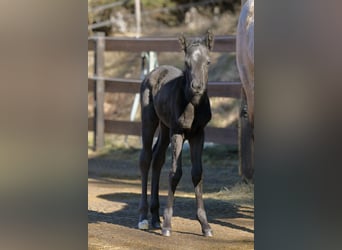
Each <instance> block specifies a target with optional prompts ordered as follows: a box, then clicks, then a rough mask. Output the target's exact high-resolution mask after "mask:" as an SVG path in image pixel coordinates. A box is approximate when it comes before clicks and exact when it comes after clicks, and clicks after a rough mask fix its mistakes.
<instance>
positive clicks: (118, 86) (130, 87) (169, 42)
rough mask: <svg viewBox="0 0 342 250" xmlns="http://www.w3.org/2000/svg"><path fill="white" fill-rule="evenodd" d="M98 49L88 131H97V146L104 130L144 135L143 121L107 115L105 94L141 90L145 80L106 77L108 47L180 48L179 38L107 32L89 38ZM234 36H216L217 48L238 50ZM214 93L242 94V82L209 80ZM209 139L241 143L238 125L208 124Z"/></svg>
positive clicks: (90, 86)
mask: <svg viewBox="0 0 342 250" xmlns="http://www.w3.org/2000/svg"><path fill="white" fill-rule="evenodd" d="M89 50H90V51H91V50H94V52H95V53H94V76H93V77H89V78H88V91H89V92H94V117H89V118H88V131H94V150H98V149H100V148H102V147H103V146H104V133H116V134H125V135H135V136H140V134H141V123H140V122H135V121H134V122H131V121H115V120H106V119H105V118H104V110H103V104H104V94H105V92H110V93H119V92H124V93H132V94H136V93H139V90H140V83H141V80H131V79H120V78H106V77H104V76H103V71H104V52H105V51H129V52H142V51H156V52H170V51H172V52H177V51H180V48H179V44H178V39H177V38H174V37H173V38H109V37H104V36H103V34H100V35H97V36H93V37H90V38H89V39H88V51H89ZM234 51H235V37H234V36H217V37H215V45H214V52H234ZM208 94H209V96H210V97H231V98H240V94H241V84H240V82H209V83H208ZM205 132H206V141H208V142H214V143H219V144H231V145H237V139H238V130H237V128H236V127H232V126H230V127H227V128H217V127H207V128H206V131H205Z"/></svg>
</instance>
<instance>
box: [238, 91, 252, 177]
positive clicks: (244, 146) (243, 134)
mask: <svg viewBox="0 0 342 250" xmlns="http://www.w3.org/2000/svg"><path fill="white" fill-rule="evenodd" d="M247 112H248V106H247V100H246V93H245V90H244V88H242V91H241V112H240V119H239V175H240V176H242V179H243V180H244V181H245V182H253V174H254V163H253V161H254V156H253V155H254V153H253V151H254V135H253V125H252V123H251V121H250V119H249V116H248V113H247Z"/></svg>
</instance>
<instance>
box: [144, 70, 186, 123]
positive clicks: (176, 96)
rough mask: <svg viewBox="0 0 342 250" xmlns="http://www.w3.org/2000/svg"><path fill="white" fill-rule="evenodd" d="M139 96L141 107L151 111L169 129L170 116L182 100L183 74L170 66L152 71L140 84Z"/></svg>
mask: <svg viewBox="0 0 342 250" xmlns="http://www.w3.org/2000/svg"><path fill="white" fill-rule="evenodd" d="M141 95H142V99H141V102H142V103H141V104H142V107H143V108H144V107H149V109H153V111H154V112H156V114H157V116H158V117H159V119H160V120H162V122H163V123H164V124H165V125H167V126H168V127H170V126H171V123H172V121H171V120H172V119H173V118H172V114H174V111H175V109H176V107H177V106H179V105H181V104H182V101H181V100H182V99H184V98H182V96H183V95H184V75H183V72H182V71H181V70H180V69H178V68H176V67H173V66H170V65H163V66H160V67H158V68H156V69H154V70H153V71H152V72H151V73H150V74H149V75H148V76H147V77H146V78H145V80H144V81H143V82H142V85H141ZM153 111H151V112H153Z"/></svg>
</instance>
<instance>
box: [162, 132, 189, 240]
mask: <svg viewBox="0 0 342 250" xmlns="http://www.w3.org/2000/svg"><path fill="white" fill-rule="evenodd" d="M183 142H184V137H183V135H181V134H173V135H172V136H171V148H172V164H171V170H170V174H169V190H168V198H167V207H166V208H165V210H164V221H163V229H162V233H163V235H164V236H170V235H171V217H172V214H173V201H174V195H175V191H176V188H177V185H178V183H179V181H180V179H181V177H182V148H183Z"/></svg>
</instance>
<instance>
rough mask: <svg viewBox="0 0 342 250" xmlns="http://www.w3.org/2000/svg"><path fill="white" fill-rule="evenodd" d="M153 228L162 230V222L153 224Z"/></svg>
mask: <svg viewBox="0 0 342 250" xmlns="http://www.w3.org/2000/svg"><path fill="white" fill-rule="evenodd" d="M151 226H152V228H153V229H161V226H160V221H156V222H152V223H151Z"/></svg>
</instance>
